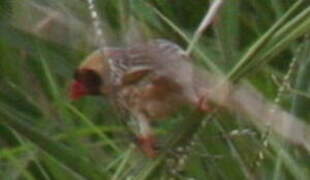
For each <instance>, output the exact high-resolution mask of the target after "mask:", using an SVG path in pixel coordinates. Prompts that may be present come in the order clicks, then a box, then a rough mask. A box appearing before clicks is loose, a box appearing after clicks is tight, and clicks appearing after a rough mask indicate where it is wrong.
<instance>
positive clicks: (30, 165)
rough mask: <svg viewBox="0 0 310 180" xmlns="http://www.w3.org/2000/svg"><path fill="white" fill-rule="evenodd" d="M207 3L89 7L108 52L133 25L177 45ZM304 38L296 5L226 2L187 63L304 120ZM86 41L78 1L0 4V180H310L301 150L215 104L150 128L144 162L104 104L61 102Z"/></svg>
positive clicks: (306, 19) (304, 22)
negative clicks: (155, 144) (154, 143)
mask: <svg viewBox="0 0 310 180" xmlns="http://www.w3.org/2000/svg"><path fill="white" fill-rule="evenodd" d="M210 2H211V1H192V0H182V1H180V0H179V1H173V0H165V1H164V0H149V1H146V0H127V1H122V0H101V1H99V0H97V1H96V9H97V11H98V12H99V15H100V18H101V20H102V24H101V25H102V26H101V28H102V29H103V31H104V35H105V36H104V37H105V43H106V44H108V45H113V46H119V45H120V44H126V43H130V42H132V41H134V40H135V39H138V38H139V37H138V38H137V37H136V34H135V33H136V32H131V31H129V32H127V31H126V30H128V29H130V28H131V26H132V25H134V26H139V28H141V29H143V34H144V35H143V37H142V38H146V37H147V38H165V39H169V40H171V41H174V42H176V43H178V44H180V46H182V47H184V49H186V48H187V47H188V45H189V44H190V42H191V40H192V39H193V34H194V32H195V31H196V29H197V27H198V26H199V24H200V23H201V21H202V19H203V18H204V16H205V14H206V12H207V11H208V7H209V5H210ZM131 16H132V17H135V19H137V21H136V22H131V21H130V18H129V17H131ZM49 17H53V18H52V20H50V22H49V23H50V26H44V23H43V22H44V21H45V20H46V19H47V18H49ZM54 20H55V21H54ZM46 27H48V28H46ZM309 32H310V3H309V2H308V1H306V0H305V1H303V0H260V1H251V0H234V1H230V0H226V1H225V3H224V6H223V7H222V9H221V11H220V13H219V15H218V16H217V17H216V19H215V20H214V25H213V26H212V28H208V29H207V30H206V31H205V32H204V33H203V34H202V37H200V39H199V40H198V42H197V44H196V45H195V46H194V49H193V53H192V56H193V57H194V59H195V61H197V64H198V65H200V66H202V67H203V68H206V69H208V70H209V71H212V72H213V73H214V74H217V73H218V74H225V75H226V77H227V79H229V81H231V82H233V83H238V82H240V81H248V82H250V83H251V84H252V85H253V86H254V87H256V88H257V89H258V90H259V91H260V92H261V93H262V94H263V95H264V97H265V98H266V99H268V100H269V101H271V102H274V103H275V104H278V105H279V106H281V107H283V108H284V109H285V110H286V111H287V112H289V113H291V114H292V115H294V116H296V117H298V118H299V119H300V120H301V121H303V122H304V123H305V124H309V123H310V122H309V118H310V113H309V111H308V109H309V107H310V101H309V97H310V92H309V89H310V81H309V75H310V39H309V38H310V37H309V36H310V34H309ZM94 34H95V33H94V30H93V25H92V19H91V18H90V12H89V10H88V4H87V3H86V1H80V0H58V1H50V0H40V1H39V0H24V1H20V0H12V1H9V0H2V1H0V54H1V56H0V179H10V180H11V179H12V180H13V179H27V180H28V179H29V180H32V179H47V180H50V179H113V180H118V179H126V178H127V179H133V180H136V179H137V180H142V179H169V178H175V179H191V178H193V179H274V180H276V179H298V180H300V179H304V180H306V179H310V154H309V151H308V150H309V149H308V150H307V149H306V148H305V147H302V146H296V145H294V144H290V143H288V142H287V141H285V139H283V138H282V137H281V136H278V135H276V134H274V133H273V131H271V130H270V128H269V127H268V126H265V125H263V126H262V127H263V128H261V127H260V128H258V127H257V126H255V125H254V124H252V123H251V121H247V119H249V118H251V117H246V116H244V115H243V114H241V113H240V112H229V111H227V110H225V109H224V108H221V107H218V108H217V111H215V112H214V113H210V114H207V115H205V114H201V113H199V112H195V111H194V112H192V111H190V112H187V111H185V110H184V112H183V111H182V112H180V113H178V114H176V115H175V116H173V117H171V118H170V120H169V121H166V122H160V123H159V124H158V125H156V132H157V133H158V135H159V139H160V142H161V151H162V153H161V155H160V156H159V157H158V158H156V159H150V158H147V157H145V156H144V155H143V154H142V153H141V152H140V151H139V150H138V149H137V148H136V147H135V146H134V142H133V137H132V136H131V135H130V134H129V133H128V132H129V130H128V127H125V126H124V125H123V124H122V123H120V122H119V121H118V118H119V117H118V116H117V114H115V113H113V110H112V108H111V105H110V104H109V103H108V101H107V99H105V98H104V97H101V98H98V97H86V98H83V99H82V100H79V101H76V102H72V101H70V100H69V98H68V86H69V84H70V82H71V80H72V74H73V71H74V68H75V67H76V66H77V65H78V64H79V63H80V62H81V60H82V59H83V58H84V57H85V56H87V55H88V54H89V53H91V52H92V51H93V50H94V49H96V47H98V44H99V42H98V39H97V38H96V37H95V35H94ZM141 36H142V35H141ZM249 106H251V104H249ZM253 108H254V109H255V108H256V107H255V106H253Z"/></svg>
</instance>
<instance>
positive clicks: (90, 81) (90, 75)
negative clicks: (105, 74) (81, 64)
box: [77, 69, 103, 94]
mask: <svg viewBox="0 0 310 180" xmlns="http://www.w3.org/2000/svg"><path fill="white" fill-rule="evenodd" d="M77 76H78V77H77V78H78V79H79V80H80V81H83V82H84V83H85V85H86V87H87V88H88V90H89V91H90V93H91V94H100V87H101V85H102V84H103V82H102V78H101V77H100V75H99V74H98V73H96V72H94V71H93V70H88V69H84V70H82V71H80V73H78V75H77Z"/></svg>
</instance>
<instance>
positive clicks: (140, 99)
mask: <svg viewBox="0 0 310 180" xmlns="http://www.w3.org/2000/svg"><path fill="white" fill-rule="evenodd" d="M195 75H196V73H195V71H194V66H193V62H192V59H191V58H190V57H189V56H187V55H186V53H185V51H184V50H183V49H182V48H181V47H180V46H178V45H177V44H176V43H173V42H171V41H168V40H164V39H156V40H150V41H147V42H140V43H136V44H133V45H131V46H128V47H123V48H103V49H98V50H96V51H95V52H93V53H92V54H91V55H89V56H88V57H87V58H86V59H85V60H84V61H83V62H82V63H81V64H80V66H79V67H78V68H77V69H76V70H75V73H74V82H73V83H72V85H71V87H70V97H71V99H79V98H81V97H83V96H86V95H94V96H101V95H102V96H105V97H108V99H110V100H111V101H110V102H111V104H113V105H114V106H115V107H117V109H119V110H120V111H121V112H127V114H129V115H130V116H131V117H132V118H133V119H134V120H135V121H136V122H137V124H138V127H139V133H138V134H139V135H138V136H137V141H138V144H140V147H141V148H142V150H143V151H144V152H145V153H146V154H147V155H148V156H150V157H154V156H156V154H157V153H156V152H155V151H156V150H155V149H156V148H155V146H156V140H155V137H154V133H153V131H152V128H151V125H150V124H151V123H152V122H153V121H156V120H160V119H166V117H169V115H171V114H173V113H175V112H177V111H178V110H179V109H180V107H182V106H186V105H190V106H195V107H198V108H200V109H202V110H208V109H209V107H208V105H207V103H202V102H203V101H202V98H201V97H202V95H203V94H202V91H201V89H198V88H197V82H196V81H197V80H198V79H197V77H196V76H195ZM124 114H125V113H124Z"/></svg>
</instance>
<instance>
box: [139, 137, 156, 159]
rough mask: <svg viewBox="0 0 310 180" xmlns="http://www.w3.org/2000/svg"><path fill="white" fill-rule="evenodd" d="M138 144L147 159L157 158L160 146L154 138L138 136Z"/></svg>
mask: <svg viewBox="0 0 310 180" xmlns="http://www.w3.org/2000/svg"><path fill="white" fill-rule="evenodd" d="M136 143H137V144H138V146H139V148H140V149H141V151H142V152H143V153H145V154H146V156H147V157H150V158H155V157H157V155H158V146H157V142H156V139H155V137H154V136H152V135H149V136H138V137H137V139H136Z"/></svg>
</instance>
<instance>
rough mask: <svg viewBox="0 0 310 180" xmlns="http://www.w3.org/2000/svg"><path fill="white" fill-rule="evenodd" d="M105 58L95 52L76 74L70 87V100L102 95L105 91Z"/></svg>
mask: <svg viewBox="0 0 310 180" xmlns="http://www.w3.org/2000/svg"><path fill="white" fill-rule="evenodd" d="M103 66H104V57H103V55H102V54H100V52H99V51H95V52H94V53H92V54H91V55H90V56H88V57H87V58H86V60H84V61H83V62H82V63H81V65H80V66H79V67H78V68H77V69H76V70H75V72H74V80H73V82H72V84H71V86H70V98H71V99H73V100H76V99H79V98H81V97H83V96H87V95H101V94H102V89H103V85H104V82H103V71H104V67H103Z"/></svg>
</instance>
